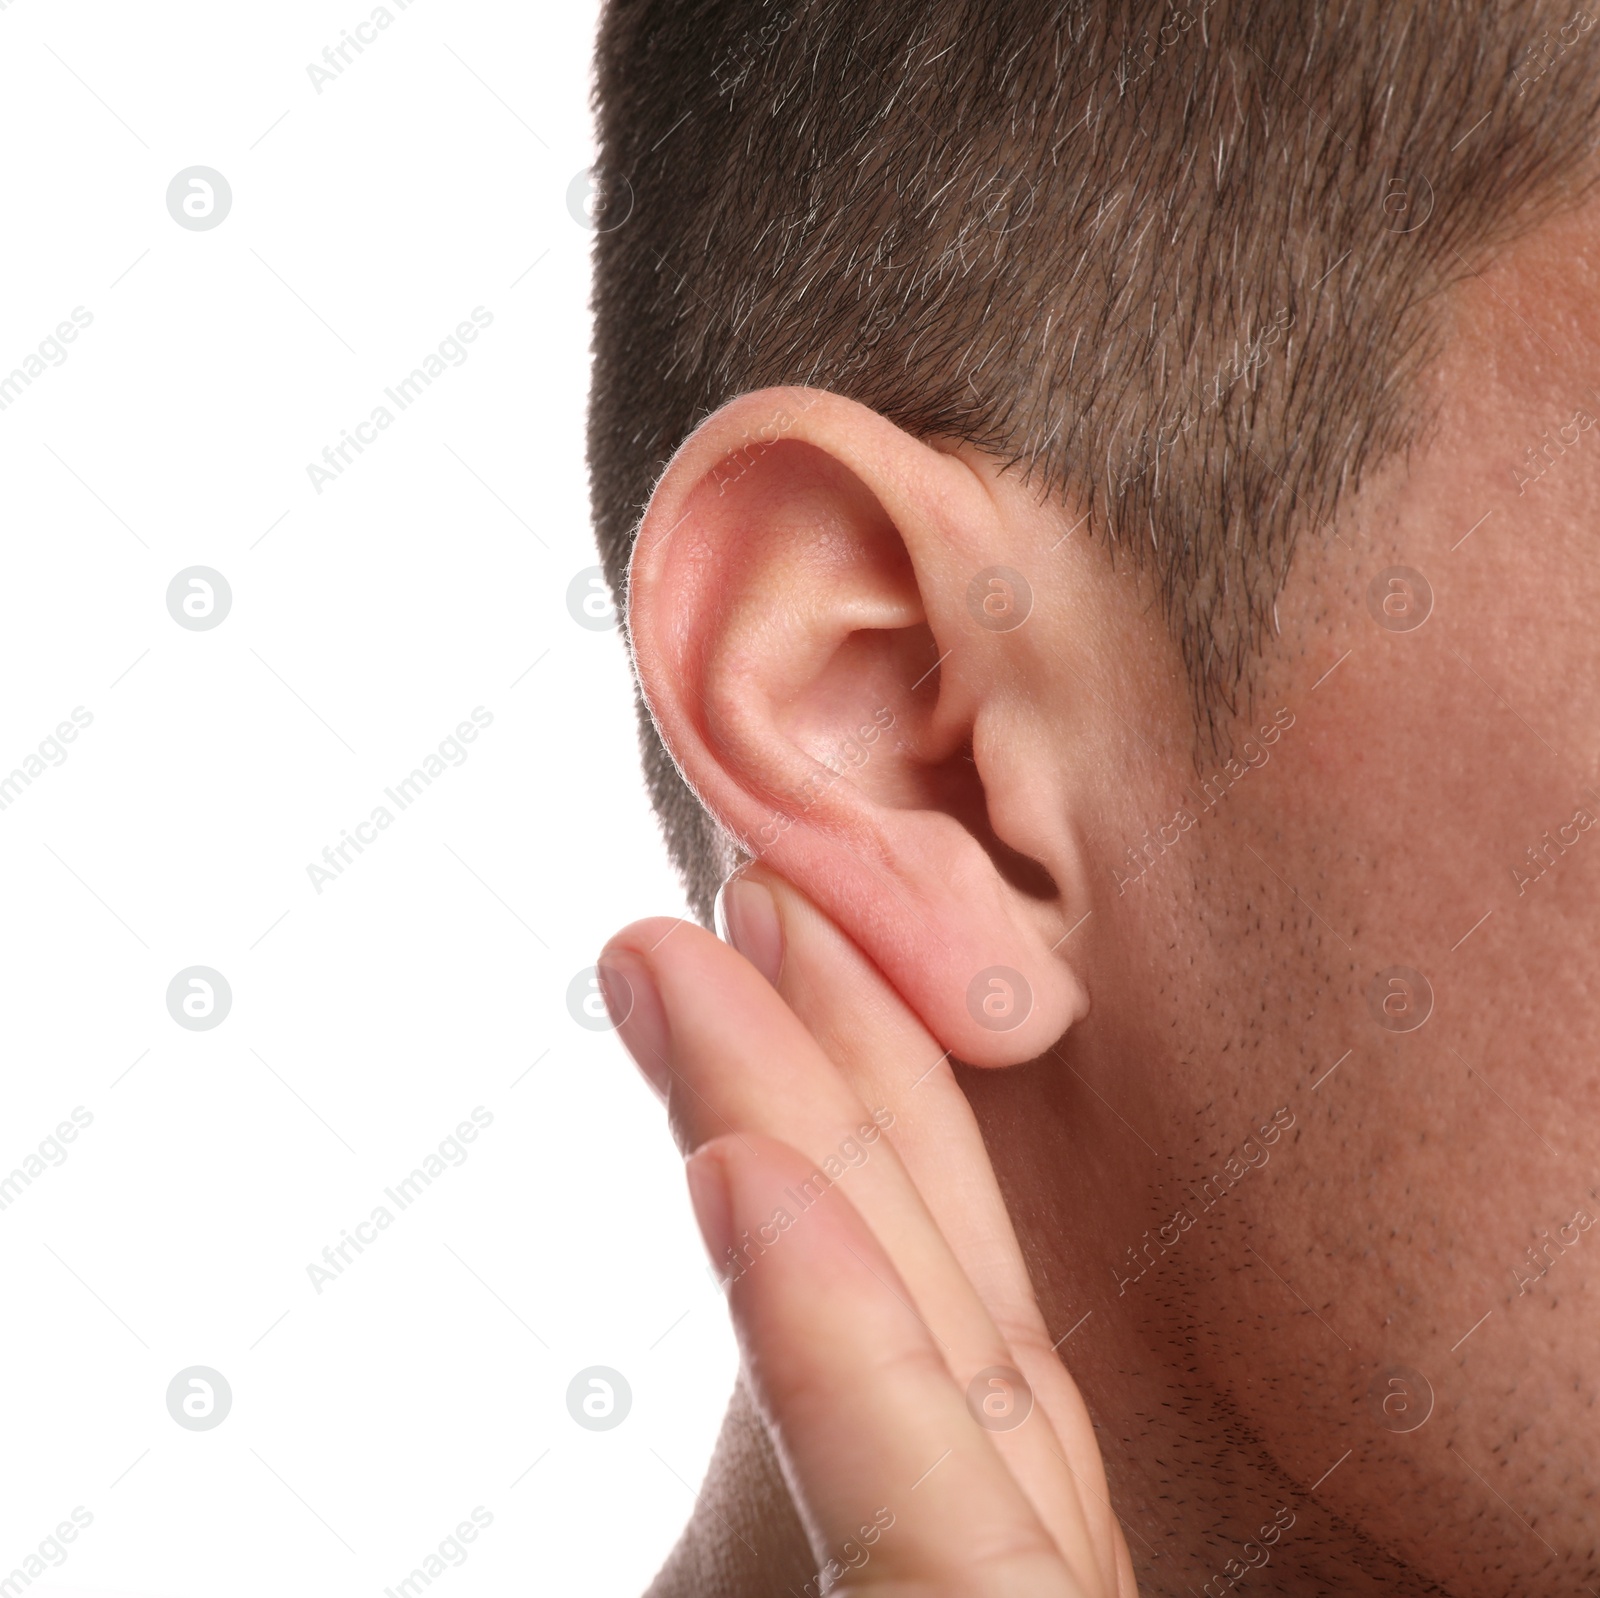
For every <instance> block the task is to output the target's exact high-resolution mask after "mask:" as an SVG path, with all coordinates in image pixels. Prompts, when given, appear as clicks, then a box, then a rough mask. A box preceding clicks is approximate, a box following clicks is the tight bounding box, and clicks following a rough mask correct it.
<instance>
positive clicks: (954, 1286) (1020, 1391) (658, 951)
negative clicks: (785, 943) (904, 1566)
mask: <svg viewBox="0 0 1600 1598" xmlns="http://www.w3.org/2000/svg"><path fill="white" fill-rule="evenodd" d="M601 980H602V985H603V986H604V987H605V988H606V991H607V993H608V996H609V999H608V1002H610V1000H614V1001H615V1003H616V1012H617V1013H618V1014H621V1013H623V1010H624V1008H625V1007H626V1006H627V1005H631V1009H629V1010H628V1013H627V1019H626V1020H624V1021H623V1022H622V1023H621V1027H620V1030H621V1032H622V1035H623V1038H624V1041H625V1042H627V1044H628V1046H629V1048H630V1050H633V1051H634V1053H635V1056H636V1058H640V1059H641V1063H642V1064H643V1063H644V1062H646V1061H648V1062H649V1063H650V1064H651V1065H653V1066H654V1068H655V1069H656V1072H657V1074H658V1076H659V1077H660V1079H661V1080H662V1081H663V1082H664V1083H665V1084H666V1086H667V1089H668V1107H669V1112H670V1114H671V1118H672V1121H673V1125H674V1130H675V1133H676V1135H677V1136H678V1138H679V1141H680V1145H681V1146H687V1147H694V1146H697V1145H698V1144H699V1143H701V1142H704V1141H706V1140H708V1139H710V1138H712V1137H717V1136H720V1135H723V1134H728V1133H731V1134H733V1135H735V1136H739V1137H746V1138H747V1137H750V1136H753V1135H757V1134H761V1135H766V1136H768V1137H776V1138H781V1139H783V1140H784V1141H785V1142H787V1143H789V1144H791V1145H792V1146H793V1147H795V1148H796V1149H798V1150H800V1151H801V1152H802V1153H804V1154H805V1155H807V1156H808V1157H809V1158H810V1159H811V1160H812V1161H813V1162H814V1163H813V1166H812V1167H811V1170H810V1171H809V1172H808V1173H807V1179H806V1182H805V1183H804V1184H802V1186H801V1187H800V1188H798V1189H797V1190H796V1202H797V1203H798V1204H801V1205H804V1204H808V1203H809V1202H811V1201H812V1200H813V1199H814V1198H815V1197H816V1196H817V1195H818V1194H819V1193H820V1192H822V1191H825V1190H826V1189H828V1188H829V1187H831V1186H832V1185H833V1183H834V1182H835V1181H844V1182H846V1183H847V1184H848V1190H849V1194H850V1197H851V1200H852V1202H853V1203H854V1204H855V1205H856V1207H857V1208H858V1209H859V1210H860V1212H861V1214H862V1215H863V1216H864V1217H865V1219H866V1221H867V1224H868V1225H869V1226H870V1227H871V1228H872V1230H873V1231H874V1233H875V1234H876V1235H877V1237H878V1238H879V1240H880V1242H881V1243H882V1244H883V1246H884V1248H885V1250H886V1251H887V1253H888V1254H889V1256H890V1257H891V1258H892V1259H893V1260H894V1262H895V1265H896V1268H897V1269H898V1271H899V1273H900V1275H901V1276H902V1277H903V1279H904V1280H905V1282H906V1283H907V1284H908V1287H909V1289H910V1292H911V1296H912V1299H913V1302H914V1303H915V1304H916V1307H917V1309H918V1311H919V1313H920V1314H921V1315H922V1316H923V1317H924V1320H925V1321H926V1323H927V1325H928V1327H929V1329H930V1333H931V1335H932V1337H933V1340H934V1342H935V1344H936V1345H937V1346H938V1347H939V1349H940V1351H941V1352H942V1353H943V1355H944V1357H945V1360H946V1362H947V1364H948V1366H949V1369H950V1371H951V1372H952V1374H953V1375H954V1376H955V1377H956V1379H957V1381H958V1383H959V1384H961V1385H962V1386H963V1387H965V1386H966V1385H967V1384H968V1383H969V1382H972V1381H973V1380H974V1378H976V1377H978V1376H979V1374H980V1373H981V1372H988V1371H996V1370H1001V1369H1005V1368H1011V1367H1015V1366H1016V1363H1017V1362H1016V1357H1015V1356H1014V1355H1013V1354H1012V1352H1011V1350H1010V1348H1009V1347H1008V1346H1007V1344H1006V1341H1005V1339H1004V1337H1002V1335H1001V1334H1000V1333H999V1331H998V1330H997V1329H996V1327H995V1325H994V1322H993V1320H992V1319H991V1318H990V1316H989V1314H988V1311H987V1310H986V1309H985V1307H984V1305H983V1303H982V1301H981V1299H980V1298H979V1297H978V1295H977V1293H976V1292H975V1290H974V1288H973V1286H972V1284H971V1282H970V1281H968V1279H967V1277H966V1275H965V1274H964V1273H963V1271H962V1270H961V1268H960V1266H959V1265H958V1263H957V1262H956V1260H955V1257H954V1256H953V1254H952V1253H951V1251H950V1248H949V1245H948V1243H947V1242H946V1241H945V1239H944V1237H943V1235H942V1234H941V1233H940V1231H939V1228H938V1227H937V1226H936V1225H935V1224H934V1222H933V1219H932V1217H931V1216H930V1215H929V1213H928V1210H927V1207H926V1205H925V1204H924V1203H923V1200H922V1197H921V1195H920V1193H919V1192H918V1190H917V1187H916V1185H915V1184H914V1183H913V1182H912V1181H911V1179H910V1177H909V1175H908V1174H907V1172H906V1170H905V1168H904V1166H903V1165H902V1164H901V1163H900V1160H899V1158H898V1156H897V1155H896V1154H895V1152H894V1150H893V1148H892V1147H891V1146H890V1145H889V1144H888V1142H887V1141H886V1140H885V1139H884V1138H883V1137H882V1135H881V1127H882V1125H883V1124H884V1122H883V1120H882V1119H876V1120H875V1119H874V1118H873V1117H872V1116H871V1114H869V1112H868V1110H867V1109H866V1108H865V1107H863V1106H862V1105H861V1103H860V1101H859V1100H858V1099H857V1098H856V1096H855V1094H854V1093H853V1092H852V1091H851V1089H850V1087H849V1085H848V1084H847V1083H846V1082H845V1080H844V1078H843V1076H842V1075H841V1074H840V1072H839V1071H838V1069H837V1068H836V1067H835V1066H834V1065H833V1063H832V1062H831V1061H830V1060H829V1059H828V1058H827V1056H826V1055H825V1054H824V1053H823V1052H822V1050H821V1049H820V1048H819V1047H818V1045H817V1042H816V1040H815V1039H814V1038H813V1037H812V1036H811V1034H810V1033H809V1032H808V1031H807V1030H806V1028H805V1027H804V1026H802V1025H801V1023H800V1021H799V1020H798V1019H797V1018H796V1016H795V1015H794V1013H793V1012H792V1011H791V1010H790V1009H789V1007H788V1006H787V1005H785V1004H784V1003H783V1001H782V1000H781V999H780V998H779V997H778V995H777V993H776V992H775V991H774V989H773V988H772V986H771V985H770V983H768V982H767V981H766V980H765V979H764V978H763V977H762V976H761V975H760V974H759V973H758V972H757V971H756V970H755V969H754V968H753V967H752V966H751V965H750V963H749V962H748V961H746V960H744V959H743V958H741V957H740V956H739V955H738V954H736V953H735V952H734V951H733V950H732V949H730V948H729V947H728V946H727V945H725V944H723V943H721V942H719V941H718V940H717V939H715V938H713V937H711V936H710V935H709V934H708V933H706V932H705V931H704V930H702V929H701V928H699V927H696V926H693V925H691V924H689V923H687V922H671V921H665V920H662V921H646V922H639V923H636V924H635V925H634V926H631V927H628V928H626V929H624V931H623V932H621V933H619V934H618V935H617V936H616V937H615V938H614V939H613V940H612V941H611V943H610V944H609V945H608V946H607V949H606V951H605V952H604V953H603V954H602V956H601ZM623 988H626V989H627V998H626V1000H624V999H623V996H622V989H623ZM890 991H891V993H892V990H890ZM895 1002H896V1003H898V1000H897V999H896V1001H895ZM874 1108H875V1109H877V1110H878V1111H879V1114H880V1117H882V1116H892V1112H889V1111H887V1110H886V1109H885V1108H884V1107H882V1106H875V1107H874ZM980 1152H981V1149H980ZM1002 1214H1003V1212H1002ZM1006 1235H1008V1236H1009V1231H1008V1232H1007V1234H1006ZM1050 1363H1051V1365H1052V1369H1051V1370H1050V1371H1046V1372H1045V1373H1044V1374H1045V1378H1046V1380H1050V1379H1056V1378H1060V1372H1059V1367H1058V1366H1054V1363H1053V1361H1052V1362H1050ZM1030 1383H1031V1378H1030ZM1068 1385H1069V1387H1070V1383H1069V1384H1068ZM994 1391H996V1392H997V1391H998V1390H994ZM1013 1391H1014V1392H1015V1393H1016V1396H1017V1397H1018V1399H1019V1403H1018V1407H1017V1408H1016V1410H1015V1411H1014V1412H1013V1413H1012V1414H1009V1415H1008V1414H1000V1415H996V1416H994V1417H993V1421H994V1424H995V1426H996V1430H995V1432H994V1438H995V1444H996V1446H997V1447H998V1448H999V1449H1000V1451H1001V1452H1002V1453H1003V1455H1004V1457H1005V1459H1006V1461H1007V1463H1008V1464H1009V1465H1010V1468H1011V1469H1012V1471H1013V1472H1014V1474H1015V1476H1016V1478H1017V1480H1018V1481H1019V1482H1020V1483H1021V1484H1022V1486H1023V1489H1024V1491H1025V1492H1026V1493H1027V1494H1028V1495H1029V1497H1030V1498H1031V1499H1032V1501H1033V1503H1034V1504H1035V1506H1036V1508H1037V1510H1038V1513H1039V1515H1040V1517H1041V1519H1042V1520H1043V1521H1044V1523H1045V1525H1046V1526H1047V1527H1048V1529H1049V1531H1050V1533H1051V1535H1052V1536H1053V1537H1054V1538H1055V1540H1056V1542H1057V1544H1058V1546H1059V1547H1060V1548H1061V1550H1062V1553H1063V1555H1064V1557H1065V1558H1066V1560H1067V1562H1068V1564H1069V1565H1070V1566H1071V1568H1072V1569H1073V1570H1075V1571H1078V1572H1080V1573H1084V1574H1086V1575H1087V1574H1094V1575H1098V1574H1099V1573H1100V1572H1101V1570H1102V1569H1103V1570H1104V1572H1105V1575H1104V1576H1103V1577H1102V1578H1101V1579H1102V1580H1109V1578H1110V1576H1111V1575H1112V1573H1113V1571H1114V1567H1113V1564H1112V1556H1111V1551H1110V1548H1109V1546H1103V1544H1104V1533H1100V1534H1098V1535H1097V1532H1096V1529H1095V1523H1094V1522H1093V1521H1091V1519H1090V1515H1089V1508H1088V1507H1086V1506H1093V1505H1094V1499H1093V1497H1092V1496H1091V1495H1089V1494H1087V1493H1086V1492H1084V1491H1083V1490H1082V1489H1081V1488H1080V1486H1079V1479H1078V1475H1077V1474H1076V1473H1075V1468H1074V1465H1073V1464H1071V1463H1069V1459H1070V1458H1071V1451H1070V1450H1069V1448H1068V1446H1066V1445H1064V1444H1063V1442H1062V1440H1061V1438H1060V1437H1058V1435H1057V1434H1056V1432H1055V1431H1054V1429H1053V1426H1052V1422H1051V1419H1050V1416H1049V1415H1048V1414H1047V1413H1046V1412H1045V1411H1043V1410H1042V1409H1039V1410H1037V1411H1036V1412H1034V1411H1033V1410H1032V1395H1031V1391H1030V1390H1029V1389H1028V1388H1023V1387H1022V1386H1021V1384H1013ZM1073 1391H1074V1392H1075V1390H1073ZM979 1396H991V1390H990V1389H988V1388H984V1389H983V1391H982V1392H981V1393H980V1395H979ZM1080 1408H1081V1406H1080ZM1019 1417H1020V1419H1019ZM1086 1435H1087V1438H1088V1445H1087V1446H1088V1448H1089V1449H1090V1454H1089V1458H1091V1459H1094V1460H1096V1461H1097V1460H1098V1451H1097V1448H1096V1445H1095V1444H1094V1439H1093V1433H1092V1431H1089V1432H1087V1433H1086ZM1078 1464H1079V1465H1080V1466H1081V1465H1082V1464H1083V1461H1081V1460H1080V1461H1078Z"/></svg>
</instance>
